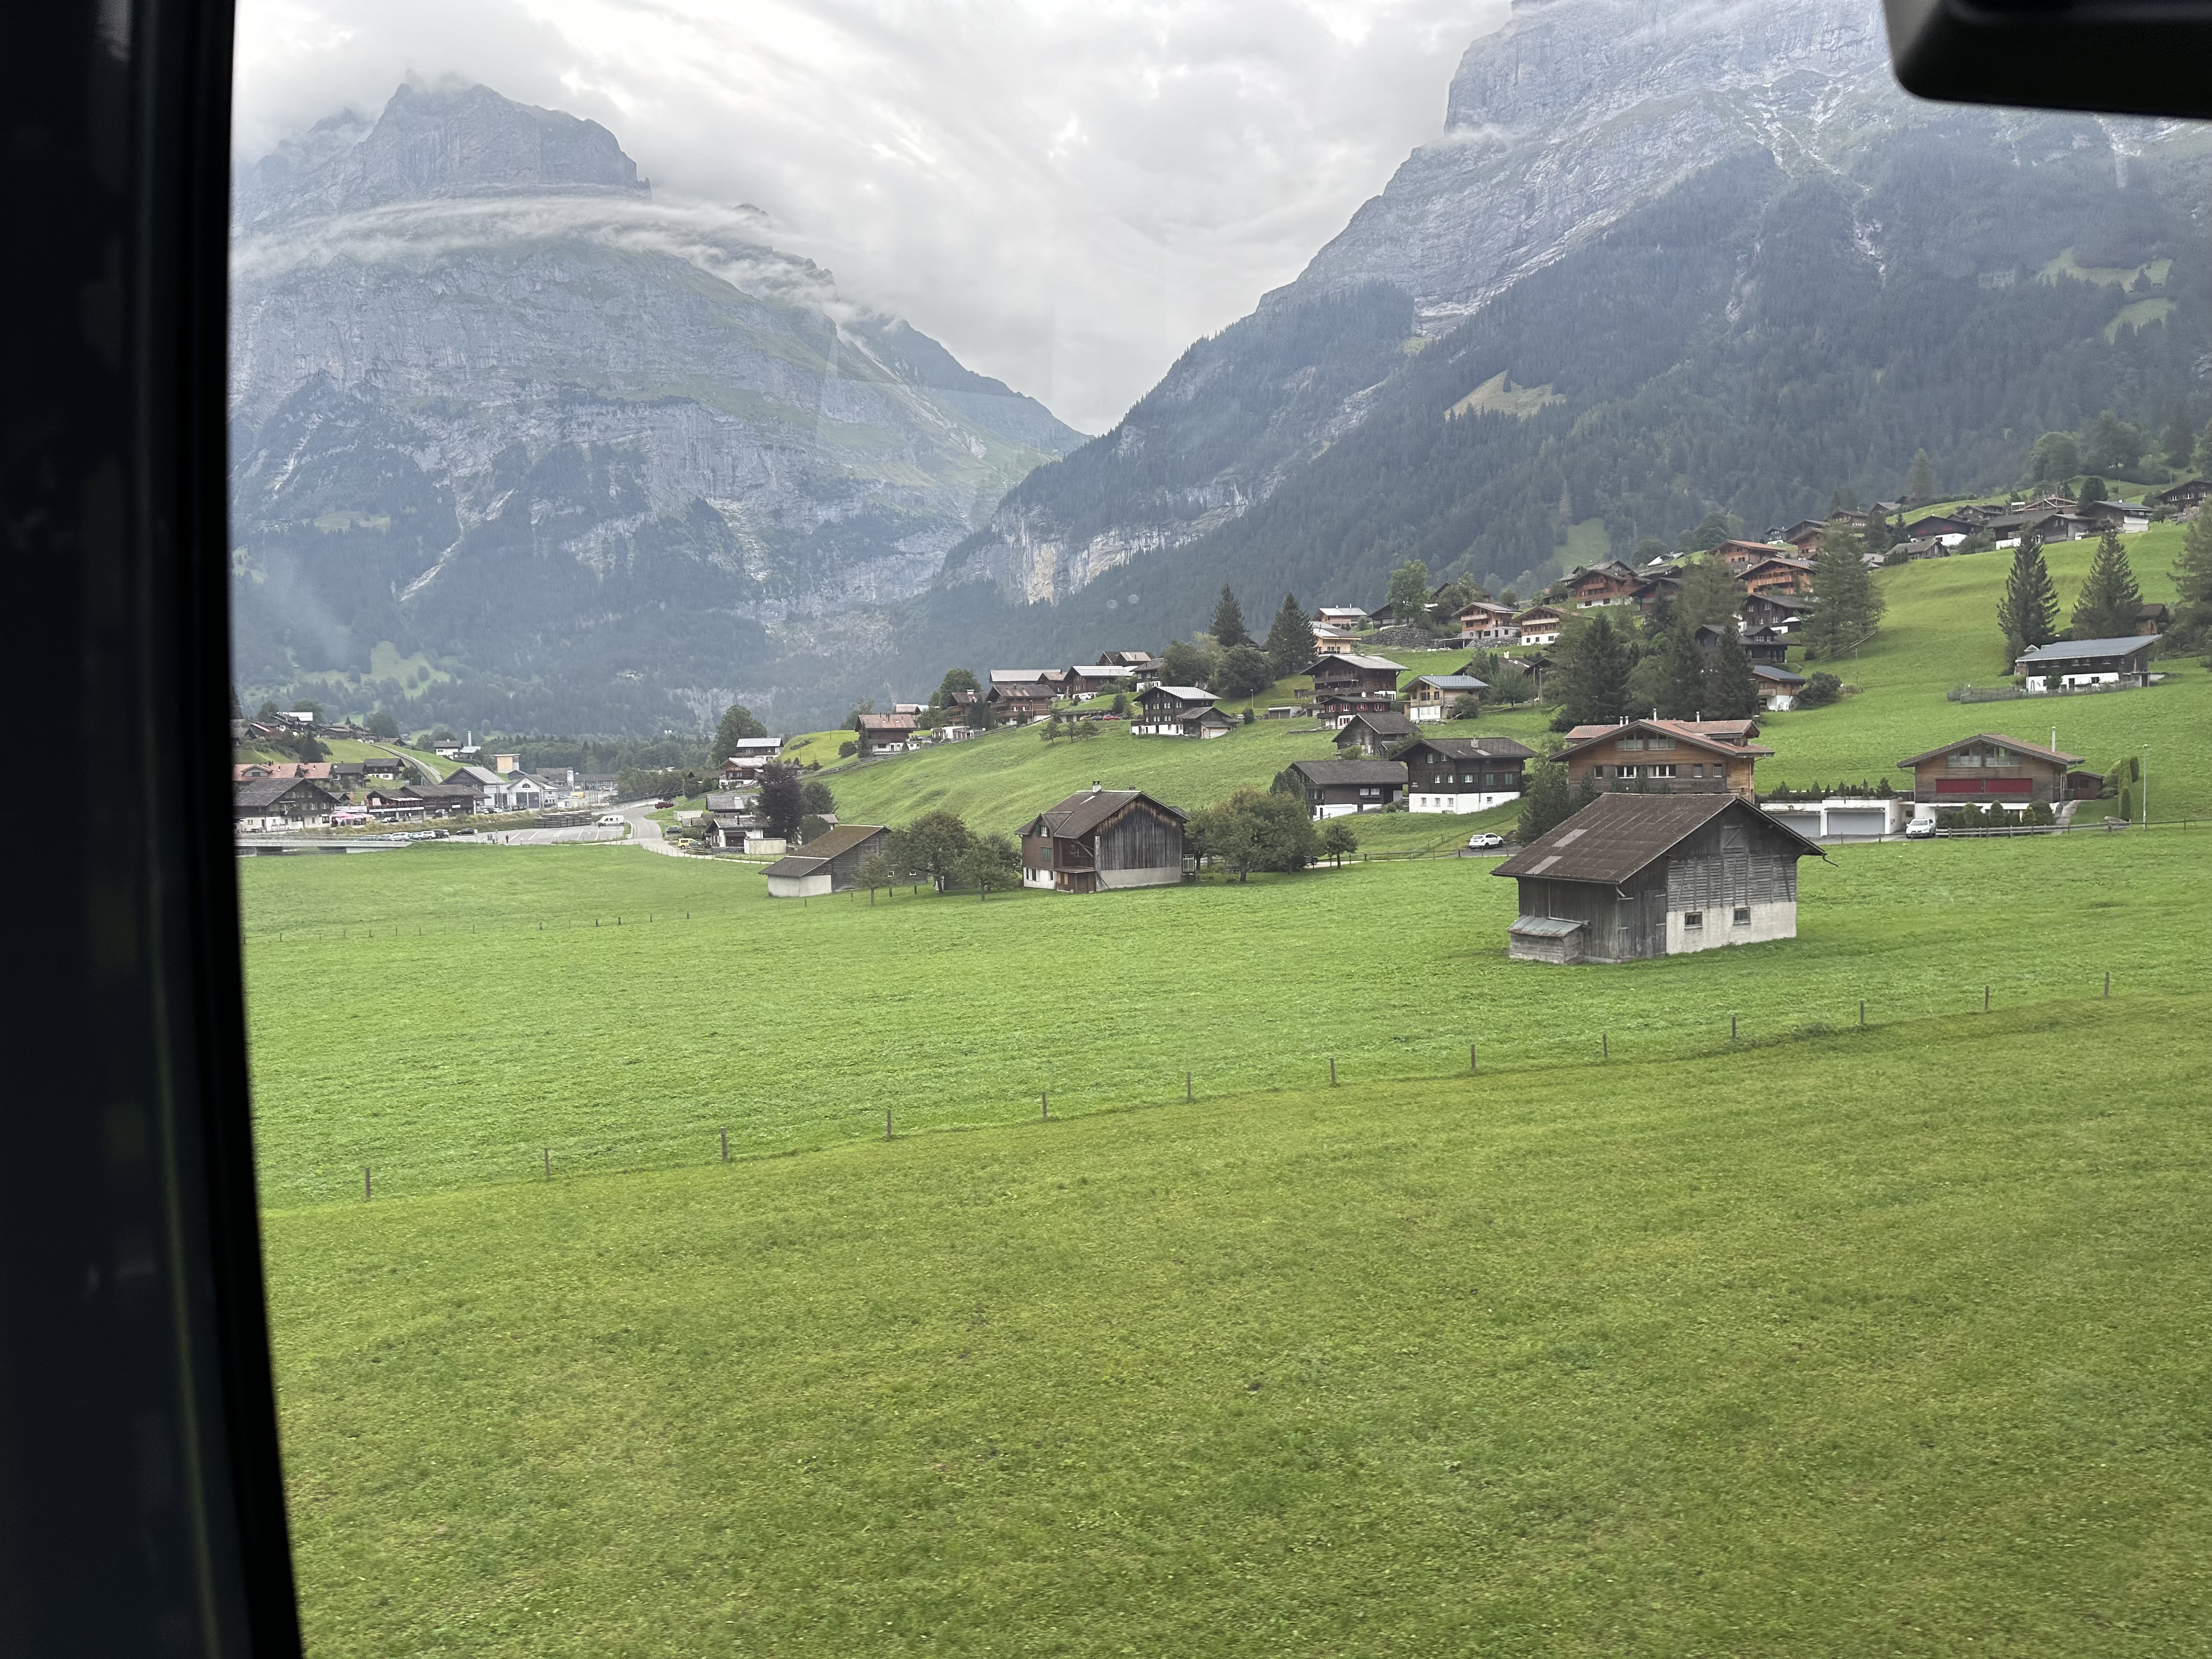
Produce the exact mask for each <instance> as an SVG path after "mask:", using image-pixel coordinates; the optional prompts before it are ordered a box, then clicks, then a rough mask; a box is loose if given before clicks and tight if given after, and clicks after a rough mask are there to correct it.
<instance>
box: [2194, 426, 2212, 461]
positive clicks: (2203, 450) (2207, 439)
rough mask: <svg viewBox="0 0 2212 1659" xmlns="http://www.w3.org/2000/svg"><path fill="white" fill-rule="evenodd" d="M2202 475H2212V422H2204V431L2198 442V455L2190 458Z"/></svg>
mask: <svg viewBox="0 0 2212 1659" xmlns="http://www.w3.org/2000/svg"><path fill="white" fill-rule="evenodd" d="M2190 459H2191V460H2192V461H2194V462H2195V463H2196V466H2197V471H2198V472H2200V473H2212V421H2207V422H2204V431H2203V434H2202V435H2200V436H2199V437H2198V438H2197V453H2196V454H2194V455H2192V456H2191V457H2190Z"/></svg>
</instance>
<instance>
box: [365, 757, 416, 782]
mask: <svg viewBox="0 0 2212 1659" xmlns="http://www.w3.org/2000/svg"><path fill="white" fill-rule="evenodd" d="M361 769H362V776H364V777H370V778H404V777H405V776H406V775H408V774H409V773H410V772H412V771H413V770H414V768H413V767H412V766H410V765H409V764H408V763H406V762H405V761H404V760H402V759H401V758H400V757H398V756H397V755H371V756H370V757H368V759H367V760H365V761H363V762H362V763H361Z"/></svg>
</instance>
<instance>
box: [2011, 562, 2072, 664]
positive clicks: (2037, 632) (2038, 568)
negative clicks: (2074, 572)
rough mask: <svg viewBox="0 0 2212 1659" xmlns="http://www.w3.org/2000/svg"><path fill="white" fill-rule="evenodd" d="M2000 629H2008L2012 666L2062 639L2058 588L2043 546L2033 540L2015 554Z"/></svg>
mask: <svg viewBox="0 0 2212 1659" xmlns="http://www.w3.org/2000/svg"><path fill="white" fill-rule="evenodd" d="M1997 626H1998V627H2000V628H2002V629H2004V636H2005V661H2006V663H2007V664H2008V665H2009V664H2011V663H2015V662H2017V661H2019V660H2020V653H2021V652H2023V651H2033V649H2034V648H2035V647H2037V646H2039V645H2049V644H2050V643H2051V641H2053V640H2055V639H2057V637H2058V588H2057V585H2056V584H2055V583H2053V582H2052V581H2051V570H2050V568H2049V567H2048V566H2046V565H2045V563H2044V562H2043V544H2042V543H2041V542H2040V541H2039V540H2037V538H2034V537H2033V536H2024V537H2022V538H2021V544H2020V546H2019V547H2018V548H2017V549H2015V550H2014V552H2013V556H2012V574H2009V575H2008V576H2007V577H2006V578H2005V590H2004V598H2003V599H2000V600H1999V601H1998V602H1997Z"/></svg>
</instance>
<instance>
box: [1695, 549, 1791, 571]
mask: <svg viewBox="0 0 2212 1659" xmlns="http://www.w3.org/2000/svg"><path fill="white" fill-rule="evenodd" d="M1789 550H1790V544H1787V543H1784V544H1781V545H1777V544H1774V543H1772V542H1747V541H1725V542H1722V543H1721V544H1718V545H1717V546H1716V547H1715V548H1713V550H1711V552H1709V553H1707V554H1706V555H1705V556H1706V557H1707V558H1709V559H1718V560H1719V561H1720V562H1722V563H1723V564H1724V565H1726V566H1727V567H1728V568H1729V574H1730V575H1733V576H1741V574H1743V573H1744V572H1745V571H1747V570H1748V569H1750V568H1752V566H1753V565H1755V564H1763V563H1765V562H1766V561H1767V560H1769V559H1771V558H1772V557H1773V556H1775V555H1776V554H1778V553H1786V552H1788V551H1789Z"/></svg>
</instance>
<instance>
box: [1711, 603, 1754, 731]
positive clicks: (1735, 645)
mask: <svg viewBox="0 0 2212 1659" xmlns="http://www.w3.org/2000/svg"><path fill="white" fill-rule="evenodd" d="M1700 707H1701V708H1703V709H1704V711H1705V718H1706V719H1707V720H1749V719H1750V718H1751V717H1752V716H1753V715H1754V714H1757V713H1759V676H1758V675H1756V674H1754V673H1753V672H1752V669H1751V653H1750V652H1748V651H1747V650H1745V649H1744V648H1743V635H1742V634H1741V632H1740V631H1739V630H1738V629H1737V628H1736V625H1735V618H1734V617H1730V618H1729V624H1728V626H1727V627H1726V628H1724V629H1722V630H1721V643H1720V648H1719V649H1718V650H1717V651H1715V652H1714V653H1713V654H1712V658H1711V661H1709V662H1708V663H1706V665H1705V691H1704V697H1703V699H1702V702H1701V703H1700Z"/></svg>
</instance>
